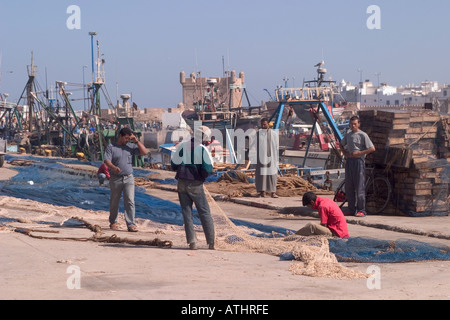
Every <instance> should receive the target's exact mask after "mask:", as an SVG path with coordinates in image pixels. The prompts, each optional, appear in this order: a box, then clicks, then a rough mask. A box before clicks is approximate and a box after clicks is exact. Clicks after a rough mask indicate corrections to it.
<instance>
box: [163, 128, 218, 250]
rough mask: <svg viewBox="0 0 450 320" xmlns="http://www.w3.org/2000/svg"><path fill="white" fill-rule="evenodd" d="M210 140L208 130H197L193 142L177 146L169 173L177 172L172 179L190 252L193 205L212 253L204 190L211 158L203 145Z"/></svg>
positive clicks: (211, 225)
mask: <svg viewBox="0 0 450 320" xmlns="http://www.w3.org/2000/svg"><path fill="white" fill-rule="evenodd" d="M210 136H211V130H210V129H209V128H208V127H205V126H202V127H200V128H198V129H196V130H195V132H194V138H192V139H191V140H190V141H186V142H184V143H182V144H180V146H179V147H178V148H177V150H176V151H175V153H174V154H173V156H172V160H171V165H172V169H173V170H175V171H176V172H177V174H176V176H175V179H177V180H178V198H179V200H180V206H181V211H182V213H183V219H184V228H185V231H186V240H187V243H188V244H189V248H190V249H191V250H196V249H197V237H196V234H195V230H194V223H193V215H192V206H193V204H195V207H196V209H197V212H198V215H199V217H200V221H201V223H202V226H203V231H204V233H205V236H206V242H207V243H208V245H209V249H211V250H213V249H214V241H215V231H214V222H213V219H212V217H211V212H210V207H209V203H208V200H207V199H206V195H205V191H204V189H203V183H204V182H205V179H206V178H207V177H208V176H209V175H210V174H211V173H212V172H213V165H212V164H213V162H212V157H211V155H210V153H209V151H208V149H207V148H206V147H205V145H204V144H207V143H208V142H209V141H210Z"/></svg>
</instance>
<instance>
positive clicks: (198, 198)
mask: <svg viewBox="0 0 450 320" xmlns="http://www.w3.org/2000/svg"><path fill="white" fill-rule="evenodd" d="M178 198H179V199H180V206H181V211H182V213H183V219H184V229H185V231H186V240H187V243H189V244H191V243H195V242H197V236H196V235H195V230H194V222H193V215H192V205H193V204H195V207H196V209H197V212H198V215H199V217H200V221H201V223H202V226H203V232H204V233H205V236H206V242H207V243H208V244H214V239H215V231H214V222H213V219H212V217H211V211H210V208H209V204H208V200H207V199H206V195H205V191H204V189H203V182H201V181H191V180H184V179H179V180H178Z"/></svg>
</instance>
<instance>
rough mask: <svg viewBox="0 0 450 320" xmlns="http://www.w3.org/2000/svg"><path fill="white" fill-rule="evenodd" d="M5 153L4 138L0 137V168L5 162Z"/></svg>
mask: <svg viewBox="0 0 450 320" xmlns="http://www.w3.org/2000/svg"><path fill="white" fill-rule="evenodd" d="M5 155H6V140H3V139H2V138H0V168H1V167H3V164H4V163H5Z"/></svg>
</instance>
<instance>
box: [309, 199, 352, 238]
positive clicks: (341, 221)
mask: <svg viewBox="0 0 450 320" xmlns="http://www.w3.org/2000/svg"><path fill="white" fill-rule="evenodd" d="M313 208H314V209H316V210H318V211H319V216H320V222H321V223H322V224H323V225H326V226H327V227H328V228H329V229H330V230H331V232H333V234H334V235H336V236H338V237H339V238H349V237H350V235H349V234H348V228H347V220H346V219H345V217H344V214H343V213H342V210H341V208H339V206H338V205H337V204H336V202H334V201H333V200H331V199H328V198H320V197H317V200H316V203H315V205H314V207H313Z"/></svg>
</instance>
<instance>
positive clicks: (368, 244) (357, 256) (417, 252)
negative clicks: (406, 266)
mask: <svg viewBox="0 0 450 320" xmlns="http://www.w3.org/2000/svg"><path fill="white" fill-rule="evenodd" d="M329 246H330V251H331V252H333V253H334V254H335V256H336V258H337V259H338V260H339V261H345V262H370V263H397V262H417V261H425V260H449V259H450V248H449V247H448V246H444V245H440V244H434V245H432V244H429V243H424V242H421V241H415V240H411V239H399V240H396V241H388V240H379V239H373V238H368V237H355V238H349V239H330V241H329Z"/></svg>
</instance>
